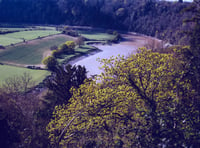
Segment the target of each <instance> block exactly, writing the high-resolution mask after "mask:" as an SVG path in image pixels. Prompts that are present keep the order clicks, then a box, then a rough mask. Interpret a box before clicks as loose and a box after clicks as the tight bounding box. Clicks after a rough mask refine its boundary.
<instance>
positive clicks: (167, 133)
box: [47, 49, 199, 147]
mask: <svg viewBox="0 0 200 148" xmlns="http://www.w3.org/2000/svg"><path fill="white" fill-rule="evenodd" d="M180 57H181V56H180V54H179V53H178V52H175V53H173V54H159V53H154V52H152V51H150V50H146V49H141V50H140V53H138V54H136V55H131V56H130V57H128V58H127V59H125V58H124V57H117V58H111V59H107V60H106V59H103V60H102V61H101V62H102V63H104V66H103V67H102V68H103V69H104V71H105V72H104V73H102V74H101V76H99V79H98V82H97V81H93V80H90V81H87V82H85V84H83V85H81V86H80V88H79V89H73V96H72V98H71V99H70V100H69V102H70V104H68V105H63V106H56V107H55V111H54V115H53V119H52V121H51V122H50V123H49V125H48V127H47V131H48V132H49V138H50V140H51V143H52V144H54V145H56V146H63V147H68V146H74V147H81V146H84V145H87V144H88V143H90V144H94V145H95V146H99V147H114V146H117V145H118V146H121V147H122V146H123V147H159V146H160V145H165V146H167V147H182V146H183V145H184V146H186V147H187V146H195V145H196V144H197V143H198V140H197V139H198V138H199V136H198V132H199V128H198V126H197V125H198V123H199V119H198V116H199V111H198V110H197V109H198V108H197V106H195V104H194V102H193V101H192V100H191V98H192V97H193V96H194V94H195V91H194V90H193V89H192V86H191V84H190V81H189V80H188V79H184V65H185V62H184V61H182V60H180V61H179V60H177V59H181V58H180ZM191 121H193V122H191ZM193 125H195V126H193Z"/></svg>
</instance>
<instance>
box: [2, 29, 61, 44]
mask: <svg viewBox="0 0 200 148" xmlns="http://www.w3.org/2000/svg"><path fill="white" fill-rule="evenodd" d="M59 33H60V32H59V31H56V30H32V31H20V32H14V33H8V34H2V35H0V45H3V46H8V45H11V44H16V43H20V42H23V41H24V40H25V41H28V40H33V39H37V38H42V37H46V36H49V35H54V34H59Z"/></svg>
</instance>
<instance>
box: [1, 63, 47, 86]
mask: <svg viewBox="0 0 200 148" xmlns="http://www.w3.org/2000/svg"><path fill="white" fill-rule="evenodd" d="M23 73H29V74H30V75H31V76H32V78H33V80H34V81H35V82H36V84H38V83H40V82H41V81H42V80H43V79H44V78H45V77H46V76H48V75H50V72H48V71H46V70H32V69H27V68H21V67H15V66H9V65H0V84H1V83H3V82H4V80H6V79H7V78H10V77H13V76H21V75H22V74H23Z"/></svg>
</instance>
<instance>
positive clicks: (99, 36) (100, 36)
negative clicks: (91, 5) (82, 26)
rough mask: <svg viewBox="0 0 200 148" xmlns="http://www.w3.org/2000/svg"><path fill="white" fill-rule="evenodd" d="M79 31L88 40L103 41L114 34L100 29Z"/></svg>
mask: <svg viewBox="0 0 200 148" xmlns="http://www.w3.org/2000/svg"><path fill="white" fill-rule="evenodd" d="M79 33H80V34H81V35H82V36H83V37H85V38H87V39H89V40H96V41H105V40H110V39H112V38H114V35H112V34H108V33H105V32H101V31H79Z"/></svg>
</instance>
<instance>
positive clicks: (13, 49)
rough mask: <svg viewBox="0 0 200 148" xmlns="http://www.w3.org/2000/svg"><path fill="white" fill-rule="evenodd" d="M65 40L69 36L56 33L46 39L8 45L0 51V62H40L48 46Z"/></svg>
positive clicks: (29, 63)
mask: <svg viewBox="0 0 200 148" xmlns="http://www.w3.org/2000/svg"><path fill="white" fill-rule="evenodd" d="M67 40H71V38H69V37H67V36H64V35H63V36H61V35H57V36H53V37H50V38H48V39H45V38H44V39H40V40H35V41H31V42H28V43H27V44H26V43H24V44H21V45H15V46H9V47H7V48H6V50H2V51H1V52H0V62H3V63H16V64H22V65H36V64H41V61H42V59H43V57H44V56H45V55H44V54H45V52H48V51H50V47H52V46H54V45H56V46H58V45H60V44H62V43H64V42H66V41H67Z"/></svg>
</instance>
